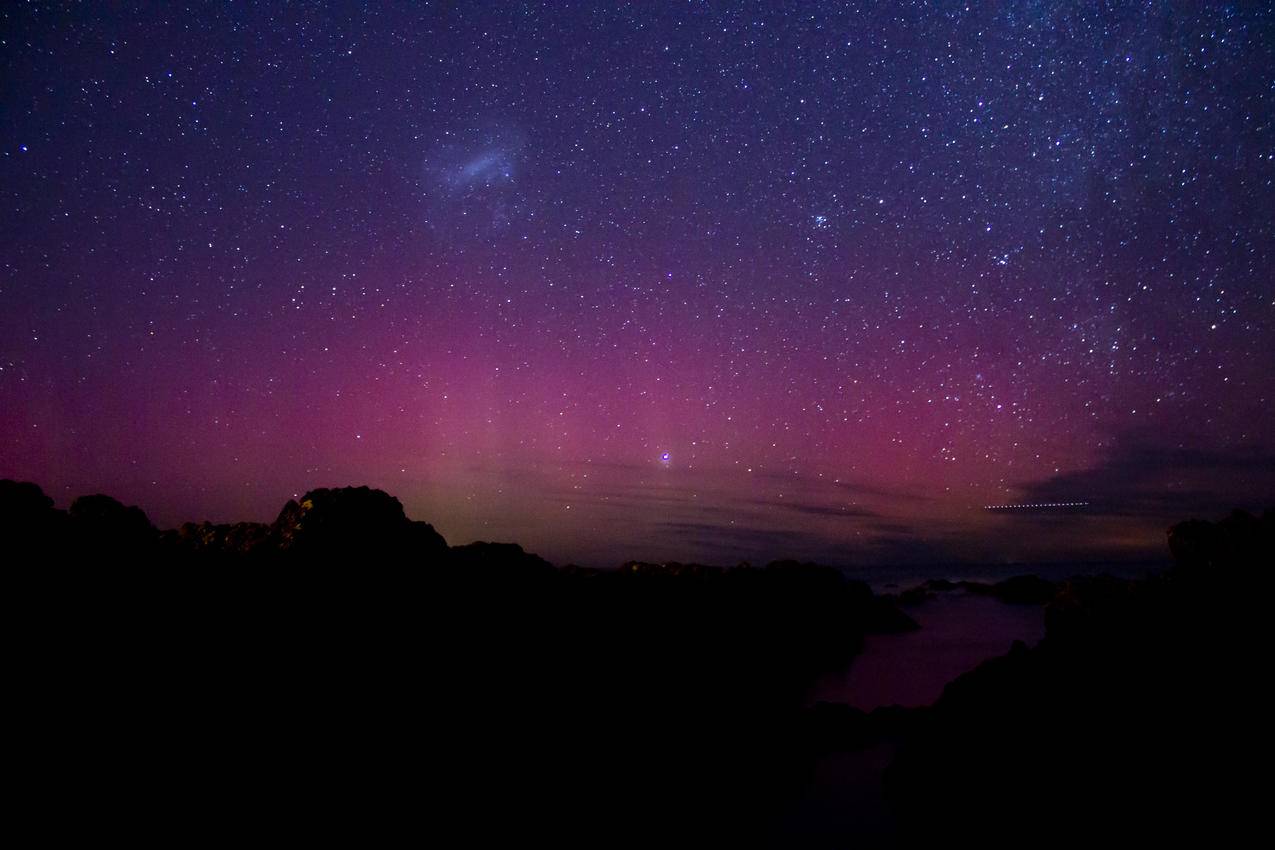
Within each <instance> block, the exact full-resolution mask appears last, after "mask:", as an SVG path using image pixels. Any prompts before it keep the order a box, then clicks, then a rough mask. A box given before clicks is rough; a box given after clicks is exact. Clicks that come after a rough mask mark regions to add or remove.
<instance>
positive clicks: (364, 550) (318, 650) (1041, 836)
mask: <svg viewBox="0 0 1275 850" xmlns="http://www.w3.org/2000/svg"><path fill="white" fill-rule="evenodd" d="M0 508H2V510H0V533H2V534H3V540H4V551H5V552H6V555H7V557H6V561H7V563H8V566H9V569H8V571H7V572H8V574H9V575H10V577H11V592H10V594H9V595H8V602H9V607H10V609H11V610H12V611H13V613H14V615H15V617H14V620H15V624H16V628H15V630H14V632H13V634H14V637H15V642H16V644H17V645H16V647H15V651H14V653H13V654H12V656H11V657H12V658H13V659H14V662H15V663H14V675H13V676H12V677H11V678H10V682H9V684H10V689H9V690H10V694H11V697H10V701H11V704H14V705H16V708H17V711H16V712H15V714H16V716H17V717H18V718H19V719H18V720H16V721H13V720H11V721H10V729H11V732H12V733H13V735H14V738H13V743H14V744H15V745H16V751H17V752H16V758H15V760H14V762H13V764H14V771H13V773H14V774H16V775H17V776H18V777H19V780H20V784H21V795H20V798H19V799H18V800H16V801H15V802H16V803H17V807H18V809H19V811H23V812H25V813H26V816H27V817H31V818H34V819H35V820H36V821H37V822H38V823H39V824H40V825H41V829H42V831H43V833H44V835H45V836H47V837H48V838H49V839H51V840H56V839H58V838H68V837H71V836H75V835H82V834H85V833H87V834H91V835H94V836H100V837H112V838H125V837H127V838H128V839H131V840H132V841H134V842H138V841H146V842H150V841H155V840H164V841H174V840H175V841H189V840H191V839H208V838H211V839H214V840H215V839H218V838H220V839H222V840H236V839H248V840H253V839H266V840H269V839H272V838H278V839H301V840H306V839H315V838H320V839H327V840H333V841H347V842H353V841H358V842H369V841H379V842H388V841H398V840H403V839H406V840H411V841H420V840H425V841H438V842H446V843H464V844H484V845H485V844H488V843H492V842H502V843H503V842H507V841H517V842H520V843H524V842H525V843H531V842H534V843H537V844H539V843H545V842H549V843H554V844H563V843H580V844H591V845H595V846H612V845H616V844H631V843H647V844H649V843H659V844H673V845H681V844H687V843H701V844H703V843H707V844H711V845H714V846H721V845H727V844H733V845H737V846H738V845H757V844H772V845H780V846H783V845H792V844H794V843H800V842H799V837H801V836H805V840H810V841H813V840H816V839H813V838H811V837H810V833H809V831H807V830H804V829H801V828H800V826H801V825H800V824H797V825H796V828H795V827H794V824H793V823H792V820H791V812H792V811H793V810H794V808H793V806H794V802H795V801H797V800H799V799H800V797H801V795H802V794H803V791H804V789H805V788H806V787H807V785H808V783H809V782H810V781H811V780H812V777H813V776H814V774H815V771H816V765H817V764H818V763H819V761H820V758H821V757H823V756H827V755H828V754H829V753H836V752H839V751H840V752H853V751H864V752H868V753H870V752H874V751H877V750H875V749H874V748H879V747H880V746H881V745H882V744H883V742H884V743H888V744H889V746H890V748H891V750H892V751H894V752H897V756H896V757H895V758H894V759H893V763H892V764H891V765H890V766H889V768H888V769H887V770H886V773H885V793H886V799H887V800H888V801H889V805H890V807H891V813H892V816H891V818H889V820H888V822H886V824H885V826H883V827H882V828H881V829H878V830H876V831H875V832H874V833H873V834H871V835H828V834H820V835H819V838H818V839H817V840H818V841H820V842H827V843H828V844H829V845H831V846H856V845H857V846H863V845H865V844H872V845H883V844H898V845H912V844H920V843H930V842H931V841H932V840H936V839H942V840H947V841H950V840H953V839H977V840H981V841H983V842H984V843H988V842H991V843H1003V844H1008V843H1013V844H1017V845H1020V846H1022V845H1024V844H1027V845H1030V844H1038V843H1048V842H1050V841H1052V840H1055V839H1057V840H1064V839H1066V838H1068V837H1073V836H1074V837H1081V836H1086V838H1085V840H1086V842H1087V843H1090V844H1092V843H1102V842H1103V841H1104V840H1105V839H1112V840H1113V841H1114V840H1115V839H1117V838H1119V837H1122V836H1135V837H1139V838H1142V839H1146V838H1154V837H1157V836H1158V837H1167V836H1175V837H1180V836H1181V835H1183V834H1184V833H1185V832H1186V831H1194V830H1203V831H1204V834H1209V835H1213V836H1218V835H1220V834H1223V833H1225V832H1226V831H1227V830H1231V829H1235V828H1238V827H1240V826H1242V825H1246V824H1251V822H1253V821H1255V820H1256V819H1257V813H1258V812H1259V811H1260V809H1259V808H1258V805H1259V803H1260V802H1261V799H1262V798H1263V797H1264V792H1265V788H1266V785H1265V783H1264V782H1262V781H1255V780H1252V779H1249V778H1247V777H1245V776H1244V775H1243V774H1242V773H1241V768H1243V767H1244V766H1245V765H1249V764H1256V765H1262V766H1264V765H1265V764H1266V763H1267V762H1266V759H1267V758H1268V757H1269V755H1270V748H1269V733H1268V732H1267V731H1266V726H1265V713H1266V712H1265V706H1266V704H1267V703H1266V702H1265V700H1266V698H1265V696H1264V690H1265V685H1266V680H1267V678H1268V676H1267V675H1266V673H1265V671H1266V669H1267V665H1266V656H1265V652H1264V648H1265V646H1266V645H1267V640H1266V637H1265V633H1266V627H1265V625H1264V623H1265V617H1264V614H1265V609H1266V608H1267V606H1268V601H1267V596H1266V594H1267V591H1268V589H1269V588H1268V585H1269V570H1270V568H1271V564H1272V563H1275V561H1273V559H1272V557H1271V555H1272V538H1273V536H1275V534H1273V525H1275V521H1273V518H1272V515H1271V513H1269V512H1268V513H1267V514H1266V515H1265V516H1264V518H1263V519H1261V520H1257V519H1254V518H1252V517H1249V516H1248V515H1244V514H1236V515H1234V516H1232V517H1230V518H1228V519H1227V520H1224V521H1223V522H1221V523H1218V524H1209V523H1183V524H1180V525H1178V526H1175V528H1174V529H1173V530H1172V532H1171V534H1170V541H1169V542H1170V546H1171V547H1172V550H1173V554H1174V556H1175V558H1176V560H1177V563H1178V567H1177V568H1176V569H1175V570H1173V571H1171V572H1170V573H1168V574H1166V575H1164V576H1162V577H1158V578H1156V579H1153V580H1149V581H1144V582H1129V581H1117V580H1114V579H1089V580H1083V581H1080V580H1078V581H1073V582H1070V583H1068V584H1067V585H1065V586H1063V587H1061V588H1052V587H1049V588H1044V587H1042V585H1041V584H1040V583H1031V582H1030V581H1027V582H1020V583H1019V584H1017V585H1014V586H1012V587H1009V588H1001V591H1000V592H1004V593H1005V594H1006V595H1007V596H1013V595H1016V594H1017V595H1023V594H1024V593H1025V594H1026V595H1027V596H1030V597H1032V599H1030V600H1029V599H1020V600H1015V601H1023V602H1030V601H1033V600H1034V601H1035V602H1037V604H1038V603H1039V602H1040V601H1043V598H1050V597H1052V601H1051V602H1050V603H1049V608H1048V635H1047V637H1046V638H1045V640H1043V641H1042V642H1041V644H1040V645H1039V646H1038V647H1036V648H1032V649H1028V648H1026V647H1022V646H1019V647H1016V648H1015V650H1014V651H1013V652H1011V653H1010V654H1009V655H1008V656H1006V657H1004V658H1000V659H996V660H994V661H992V662H989V663H988V664H985V665H983V666H982V667H980V668H979V669H978V670H976V671H974V672H973V673H971V674H968V675H966V676H963V677H961V678H960V679H958V680H957V681H956V682H954V683H953V684H952V685H951V686H949V687H948V688H947V690H946V691H945V692H944V695H943V697H942V698H941V699H940V700H939V701H938V702H937V703H936V704H935V705H934V706H933V707H932V708H929V709H919V710H901V709H900V710H880V711H877V712H873V713H872V714H870V715H864V714H862V713H861V712H856V711H854V710H852V709H848V708H845V707H836V706H826V705H824V706H817V707H815V708H813V709H810V708H803V706H802V697H803V695H804V694H805V693H806V692H807V690H808V689H809V687H810V684H811V682H812V681H814V679H815V678H816V677H817V676H818V675H820V674H821V673H825V672H827V671H829V670H835V669H838V668H841V667H844V666H845V665H846V664H848V663H849V662H850V661H851V659H852V657H853V655H854V653H855V652H856V651H857V649H858V647H859V646H861V644H862V640H863V636H864V635H865V634H866V633H869V632H873V631H890V630H899V629H907V628H910V627H912V626H913V624H912V623H911V621H910V620H909V619H908V618H907V617H906V616H905V615H903V614H902V613H900V611H899V610H898V609H897V608H895V607H894V605H893V603H892V601H891V600H887V599H882V598H879V597H874V596H873V595H872V593H871V591H870V590H869V589H868V588H867V586H866V585H863V584H861V583H858V582H853V581H848V580H846V579H845V578H844V577H843V576H842V575H841V574H840V573H838V572H836V571H834V570H831V569H828V568H824V567H818V566H815V565H809V564H796V563H777V564H772V565H769V566H767V567H765V568H749V567H740V568H735V569H727V570H723V569H715V568H708V567H699V566H684V565H663V566H657V565H647V564H631V565H627V566H626V567H625V568H623V569H621V570H617V571H604V572H598V571H588V570H580V569H573V568H570V567H567V568H554V567H553V566H551V565H549V564H548V563H546V562H544V561H542V560H541V559H539V558H536V557H535V556H533V555H529V554H526V553H524V552H523V551H522V550H521V549H520V548H518V547H516V546H511V545H497V544H472V545H470V546H462V547H448V546H447V545H446V543H445V542H444V541H443V539H442V538H441V537H440V536H439V535H438V534H437V533H436V532H435V531H434V530H433V529H432V528H431V527H430V526H428V525H426V524H424V523H416V522H411V521H409V520H407V518H406V517H404V515H403V512H402V508H401V506H400V505H399V503H398V502H397V500H394V499H392V498H391V497H389V496H387V495H385V494H384V493H380V492H379V491H372V490H367V489H366V488H360V489H345V490H318V491H313V492H311V493H308V494H306V497H305V498H303V499H302V500H301V501H300V502H290V503H289V504H288V506H286V507H285V508H284V510H283V512H282V513H281V514H280V517H279V519H278V520H277V521H276V522H275V523H273V524H271V525H258V524H246V523H245V524H240V525H238V526H210V525H203V526H195V525H188V526H184V527H183V528H182V529H179V530H176V531H169V532H162V533H161V532H158V531H156V530H155V529H154V528H152V527H151V526H150V523H149V522H148V521H147V520H146V518H145V515H144V514H142V513H141V512H140V511H138V510H136V509H127V508H124V507H123V506H122V505H119V503H117V502H114V501H113V500H109V499H106V497H89V498H88V499H81V500H78V501H77V502H76V503H75V504H74V505H73V506H72V508H71V510H70V511H69V512H61V511H56V510H54V509H53V508H52V504H51V502H50V501H49V500H48V499H47V498H46V497H44V496H43V494H42V493H40V492H39V490H38V488H35V487H34V486H33V485H16V484H13V483H12V482H0ZM1042 593H1044V594H1045V595H1044V596H1043V597H1042V598H1036V597H1040V596H1041V594H1042ZM851 793H853V791H852V789H849V788H848V789H847V794H851Z"/></svg>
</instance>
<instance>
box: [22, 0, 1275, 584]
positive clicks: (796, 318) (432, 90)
mask: <svg viewBox="0 0 1275 850" xmlns="http://www.w3.org/2000/svg"><path fill="white" fill-rule="evenodd" d="M360 6H362V4H352V3H343V4H333V5H332V6H323V5H315V4H282V3H265V4H257V3H233V4H231V3H213V4H208V5H197V6H185V5H179V4H173V3H159V4H150V3H137V4H109V5H108V4H79V5H63V4H55V3H38V4H27V3H21V4H20V3H9V4H5V6H4V8H3V9H2V10H0V69H2V70H0V149H2V155H0V228H2V229H0V476H7V477H15V478H19V479H27V480H34V481H36V482H37V483H39V484H40V485H41V486H43V487H44V488H45V490H46V491H47V492H49V493H50V494H51V495H52V496H53V497H54V498H55V499H56V500H57V501H58V503H59V504H60V505H61V506H63V507H65V506H66V504H67V503H69V501H70V500H71V499H72V498H74V497H75V496H77V495H80V494H84V493H89V492H106V493H108V494H111V495H114V496H116V497H117V498H120V499H121V500H123V501H126V502H128V503H135V504H138V505H140V506H141V507H143V508H144V509H145V510H146V511H147V513H148V514H149V515H150V516H151V517H152V519H153V520H155V521H156V522H157V523H158V524H160V525H163V526H171V525H175V524H177V523H180V522H183V521H186V520H201V519H212V520H215V521H229V520H239V519H256V520H270V519H272V518H273V517H274V515H275V514H276V513H277V512H278V510H279V508H280V506H281V505H282V503H283V502H284V501H285V500H286V499H288V498H290V497H292V496H293V495H294V494H296V493H299V492H304V491H305V490H307V489H310V488H312V487H318V486H342V485H346V484H369V485H371V486H376V487H381V488H383V489H385V490H387V491H389V492H391V493H393V494H395V495H397V496H398V497H399V498H400V499H401V500H402V501H403V503H404V505H405V507H406V509H407V512H408V514H409V516H412V517H413V518H417V519H424V520H427V521H430V522H432V523H434V524H435V525H436V526H437V527H438V529H439V530H440V531H441V532H442V533H443V535H444V536H445V537H447V539H448V540H449V542H452V543H465V542H468V541H470V540H474V539H496V540H513V541H517V542H520V543H522V544H523V545H524V546H526V547H527V548H529V549H532V550H534V551H537V552H539V553H540V554H542V555H544V556H545V557H548V558H550V559H551V560H554V561H557V562H559V563H562V562H568V561H574V562H577V563H581V564H586V565H596V566H608V565H614V564H618V563H620V562H622V561H623V560H626V559H629V558H642V559H652V560H663V559H681V560H701V561H709V562H715V563H734V562H736V561H738V560H751V561H754V562H757V561H765V560H768V559H770V558H775V557H781V556H794V557H802V558H817V559H819V560H822V561H825V562H829V563H834V564H844V565H854V564H890V563H899V564H903V563H936V562H949V561H1015V560H1035V561H1051V560H1052V561H1060V560H1069V559H1087V560H1099V559H1134V558H1148V557H1156V556H1160V555H1162V554H1163V553H1164V549H1165V547H1164V530H1165V528H1166V527H1167V525H1168V523H1170V522H1173V521H1175V520H1177V519H1181V518H1185V517H1188V516H1192V515H1199V516H1207V517H1211V518H1212V517H1215V516H1216V515H1220V514H1221V513H1224V512H1226V511H1228V510H1230V509H1231V508H1233V507H1245V508H1248V509H1250V510H1260V509H1261V508H1263V507H1265V506H1266V505H1268V504H1270V503H1272V502H1275V416H1272V415H1271V413H1270V408H1271V401H1272V394H1273V393H1275V377H1273V375H1275V369H1273V368H1272V367H1273V366H1275V126H1273V124H1275V9H1272V7H1271V5H1270V4H1267V3H1232V4H1216V3H1206V2H1201V3H1195V2H1191V3H1187V2H1180V3H1168V2H1146V3H1101V2H1100V3H1094V2H1081V3H1074V2H1065V0H1057V2H1054V1H1053V0H1048V2H1047V1H1046V0H1005V2H996V3H990V2H989V3H962V2H947V0H939V2H928V3H921V2H890V3H846V2H837V3H833V2H783V3H777V2H769V3H728V2H694V3H687V2H678V3H674V2H667V3H665V2H651V3H647V2H642V3H571V2H552V3H543V4H541V3H530V2H524V3H514V2H499V3H482V2H472V3H465V2H459V3H456V2H449V3H432V4H431V3H419V4H412V3H386V4H368V6H367V7H366V8H360ZM1060 502H1084V503H1086V504H1084V505H1083V506H1072V507H1066V508H1020V509H1009V510H987V509H986V506H988V505H1001V504H1010V505H1025V504H1054V503H1060Z"/></svg>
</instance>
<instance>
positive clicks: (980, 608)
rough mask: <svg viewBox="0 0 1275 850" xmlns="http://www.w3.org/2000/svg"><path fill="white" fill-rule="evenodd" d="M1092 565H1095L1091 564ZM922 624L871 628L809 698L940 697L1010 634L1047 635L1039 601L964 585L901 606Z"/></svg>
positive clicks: (986, 577) (1044, 572) (867, 707)
mask: <svg viewBox="0 0 1275 850" xmlns="http://www.w3.org/2000/svg"><path fill="white" fill-rule="evenodd" d="M1095 567H1097V568H1095ZM1155 569H1156V567H1154V566H1148V565H1146V564H1133V565H1131V564H1103V565H1084V566H1077V565H1074V564H1060V565H1043V566H1042V565H1032V566H1024V565H1022V564H1011V565H990V566H975V567H960V568H955V569H949V570H948V571H946V572H944V571H937V572H936V571H933V570H931V571H929V575H928V576H926V575H925V574H924V573H920V574H917V573H916V572H912V573H909V572H907V571H897V570H896V571H895V572H891V571H882V572H880V573H878V574H875V575H872V576H871V577H869V576H866V575H862V574H861V575H859V576H857V577H859V578H861V579H862V580H864V581H868V582H869V584H871V585H872V587H873V590H874V591H876V592H879V593H880V592H897V591H899V590H903V589H906V588H908V587H914V586H916V585H917V584H920V583H921V582H922V581H923V580H924V579H925V578H928V577H939V578H947V579H949V580H951V581H961V580H970V581H982V582H996V581H1001V580H1003V579H1006V578H1009V577H1010V576H1014V575H1023V574H1026V573H1032V574H1034V575H1039V576H1041V577H1042V578H1046V579H1049V580H1051V581H1062V580H1064V579H1066V578H1070V577H1072V576H1075V575H1099V574H1103V573H1105V574H1107V575H1114V576H1117V577H1120V578H1141V577H1144V576H1146V575H1147V574H1149V573H1151V572H1153V571H1155ZM904 610H905V611H906V612H907V614H908V615H909V616H910V617H912V619H914V620H916V621H917V623H918V624H919V625H920V626H921V628H920V629H919V630H917V631H914V632H905V633H903V634H895V635H869V636H868V637H867V639H866V642H865V644H864V647H863V651H862V652H861V653H859V654H858V655H857V656H855V658H854V660H853V661H851V662H850V666H849V667H847V668H846V669H844V670H840V671H837V672H834V673H829V674H826V675H824V676H823V677H821V678H820V679H819V680H818V681H817V682H816V683H815V685H814V687H813V688H812V689H811V691H810V693H809V695H808V697H807V702H809V703H811V704H813V703H816V702H833V703H844V704H847V705H852V706H854V707H855V708H860V709H863V710H864V711H871V710H872V709H874V708H877V707H880V706H888V705H901V706H905V707H916V706H923V705H929V704H930V703H932V702H934V700H936V699H938V697H939V695H940V694H941V693H942V692H943V687H944V686H945V685H946V684H947V683H948V682H950V681H952V680H953V679H955V678H956V677H957V676H960V675H961V674H962V673H966V672H968V671H970V670H973V669H974V668H975V667H977V666H978V665H979V664H981V663H983V662H984V661H986V660H988V659H989V658H995V657H996V656H998V655H1004V654H1005V653H1006V652H1008V651H1009V648H1010V646H1011V645H1013V643H1014V641H1016V640H1020V641H1023V642H1024V643H1026V644H1027V645H1028V646H1033V645H1035V644H1036V643H1037V642H1038V641H1039V640H1040V639H1041V638H1042V637H1044V636H1045V610H1044V608H1043V607H1042V606H1039V605H1017V604H1009V603H1006V602H1001V601H1000V600H998V599H996V598H994V597H991V596H983V595H978V594H972V593H967V592H965V591H963V590H952V591H946V592H942V593H937V594H935V595H934V596H933V597H931V598H928V599H926V600H925V601H924V602H922V603H920V604H918V605H913V606H908V607H906V608H904Z"/></svg>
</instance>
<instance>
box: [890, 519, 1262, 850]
mask: <svg viewBox="0 0 1275 850" xmlns="http://www.w3.org/2000/svg"><path fill="white" fill-rule="evenodd" d="M1170 542H1171V546H1172V548H1173V552H1174V554H1175V555H1176V556H1178V567H1177V569H1175V570H1174V571H1173V572H1171V573H1170V574H1168V575H1165V576H1162V577H1158V578H1153V579H1148V580H1145V581H1136V582H1133V581H1123V580H1117V579H1112V578H1091V579H1082V580H1077V581H1072V582H1068V583H1067V584H1066V585H1064V586H1063V588H1062V589H1061V590H1060V592H1059V593H1058V595H1057V597H1056V599H1054V600H1053V601H1052V602H1051V603H1050V605H1049V608H1048V609H1047V627H1048V633H1047V636H1046V638H1045V639H1044V640H1043V641H1042V642H1041V643H1040V644H1039V646H1038V647H1036V648H1034V649H1027V648H1026V647H1024V646H1021V645H1019V646H1017V647H1015V649H1014V651H1012V652H1011V653H1010V654H1009V655H1007V656H1005V657H1002V658H999V659H995V660H993V661H990V662H988V663H986V664H984V665H982V666H981V667H979V668H978V669H977V670H975V671H973V672H972V673H969V674H967V675H965V676H962V677H961V678H959V679H957V680H956V681H955V682H953V683H952V684H951V685H949V686H948V687H947V689H946V690H945V691H944V693H943V696H942V698H941V699H940V700H939V701H938V703H937V704H936V705H935V706H934V707H933V709H932V710H930V711H928V712H926V713H925V714H924V715H922V718H923V720H922V722H921V723H920V724H919V725H918V727H917V728H916V729H915V730H914V732H913V734H911V735H910V736H909V737H908V738H907V739H906V740H907V743H906V745H905V747H904V749H903V750H902V752H901V753H900V755H899V757H898V759H897V761H896V763H895V764H894V765H893V766H892V768H891V770H890V772H889V774H888V787H889V791H890V792H891V797H892V799H893V801H894V804H895V807H896V810H897V814H898V822H899V823H900V824H901V825H902V826H903V827H904V828H905V829H906V831H907V835H906V836H905V837H906V839H907V840H908V841H909V842H915V843H925V842H930V841H939V840H942V841H943V842H945V843H948V842H953V841H956V842H958V843H965V842H973V843H976V844H978V845H979V846H986V845H988V844H993V845H996V846H1008V845H1016V846H1022V845H1023V844H1024V843H1026V844H1032V843H1037V842H1038V841H1046V840H1047V841H1049V842H1066V841H1084V842H1086V843H1093V842H1098V843H1100V844H1112V843H1115V842H1118V841H1136V842H1138V843H1140V844H1141V843H1146V842H1148V841H1156V840H1161V841H1168V842H1170V843H1176V842H1179V841H1182V840H1191V839H1195V840H1204V839H1208V840H1210V841H1215V842H1221V843H1229V841H1230V840H1238V838H1240V836H1241V835H1242V834H1243V832H1244V830H1246V829H1248V828H1250V827H1252V826H1254V825H1255V824H1256V823H1257V821H1258V813H1259V812H1261V811H1263V807H1264V803H1262V802H1261V799H1260V796H1261V794H1260V788H1261V787H1262V786H1261V784H1260V783H1254V782H1253V781H1252V779H1251V778H1250V774H1249V773H1248V769H1247V766H1248V765H1249V764H1250V763H1257V764H1264V763H1265V762H1266V760H1267V759H1268V758H1269V757H1270V755H1271V736H1270V733H1269V731H1268V723H1267V718H1266V716H1265V711H1264V709H1262V708H1261V706H1262V705H1263V699H1264V697H1263V694H1264V693H1265V689H1266V682H1265V676H1264V675H1262V673H1261V671H1262V670H1264V669H1266V667H1267V665H1268V654H1267V650H1268V648H1269V644H1270V640H1269V636H1268V631H1269V630H1268V629H1267V628H1266V626H1265V625H1264V623H1265V622H1266V619H1267V617H1268V616H1269V611H1268V608H1269V605H1270V589H1271V577H1270V565H1271V564H1272V563H1275V522H1273V521H1272V515H1271V514H1270V513H1269V512H1268V513H1267V514H1266V515H1265V516H1264V517H1263V519H1261V520H1258V519H1256V518H1254V517H1251V516H1249V515H1238V514H1237V515H1235V516H1233V517H1231V518H1228V519H1227V520H1224V521H1223V522H1221V523H1216V524H1214V523H1200V522H1192V523H1187V524H1183V525H1179V526H1175V527H1174V529H1173V530H1172V531H1171V532H1170Z"/></svg>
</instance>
